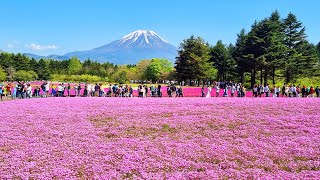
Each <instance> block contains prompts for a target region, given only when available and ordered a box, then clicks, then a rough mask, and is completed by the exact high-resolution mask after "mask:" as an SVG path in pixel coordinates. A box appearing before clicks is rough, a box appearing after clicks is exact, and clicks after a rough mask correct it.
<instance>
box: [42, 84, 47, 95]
mask: <svg viewBox="0 0 320 180" xmlns="http://www.w3.org/2000/svg"><path fill="white" fill-rule="evenodd" d="M40 87H41V90H42V97H46V95H47V93H46V82H43V83H42V84H41V86H40Z"/></svg>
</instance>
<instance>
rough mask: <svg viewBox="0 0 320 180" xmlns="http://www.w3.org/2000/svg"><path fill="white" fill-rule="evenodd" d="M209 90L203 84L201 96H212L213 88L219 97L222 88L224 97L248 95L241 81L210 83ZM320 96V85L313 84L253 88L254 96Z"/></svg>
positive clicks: (258, 86)
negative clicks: (308, 85)
mask: <svg viewBox="0 0 320 180" xmlns="http://www.w3.org/2000/svg"><path fill="white" fill-rule="evenodd" d="M206 89H207V91H206V90H205V86H204V85H203V86H202V89H201V97H207V98H209V97H211V94H212V93H211V91H212V89H214V90H215V96H216V97H219V96H221V95H220V90H221V89H223V95H222V96H223V97H228V96H231V97H235V96H237V97H245V96H246V88H245V87H244V86H243V85H241V83H228V82H224V83H220V82H217V83H215V84H214V85H208V86H207V88H206ZM271 95H272V97H320V89H319V86H317V87H316V88H314V87H313V86H310V87H306V86H304V85H303V86H301V85H300V84H299V85H297V86H296V85H295V84H290V85H287V84H283V86H282V87H280V86H277V87H276V86H273V87H272V88H270V87H269V84H266V85H265V86H263V85H261V84H260V85H254V87H253V88H252V97H270V96H271Z"/></svg>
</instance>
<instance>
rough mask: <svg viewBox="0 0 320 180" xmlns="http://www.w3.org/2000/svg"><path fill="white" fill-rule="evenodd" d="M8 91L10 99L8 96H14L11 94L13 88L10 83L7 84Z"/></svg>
mask: <svg viewBox="0 0 320 180" xmlns="http://www.w3.org/2000/svg"><path fill="white" fill-rule="evenodd" d="M6 90H7V98H8V96H12V92H11V91H12V86H11V84H10V83H8V84H7V86H6Z"/></svg>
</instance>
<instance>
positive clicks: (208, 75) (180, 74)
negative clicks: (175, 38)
mask: <svg viewBox="0 0 320 180" xmlns="http://www.w3.org/2000/svg"><path fill="white" fill-rule="evenodd" d="M178 53H179V55H178V57H177V58H176V62H175V64H176V66H175V68H176V76H177V78H178V80H180V81H182V80H184V81H185V80H188V79H190V80H191V79H195V80H204V79H208V80H209V79H212V78H213V77H212V76H213V74H212V73H213V72H214V71H213V63H212V62H210V57H211V56H210V48H209V45H208V43H206V42H205V41H204V40H203V39H202V38H200V37H197V38H195V37H194V36H191V37H190V38H188V39H185V40H184V41H183V42H182V43H181V45H180V50H179V51H178Z"/></svg>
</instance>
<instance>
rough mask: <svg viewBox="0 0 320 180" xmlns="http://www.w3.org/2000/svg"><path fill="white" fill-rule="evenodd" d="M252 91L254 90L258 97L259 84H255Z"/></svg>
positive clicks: (254, 94) (255, 95)
mask: <svg viewBox="0 0 320 180" xmlns="http://www.w3.org/2000/svg"><path fill="white" fill-rule="evenodd" d="M252 91H253V96H254V97H258V86H257V85H254V87H253V89H252Z"/></svg>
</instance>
